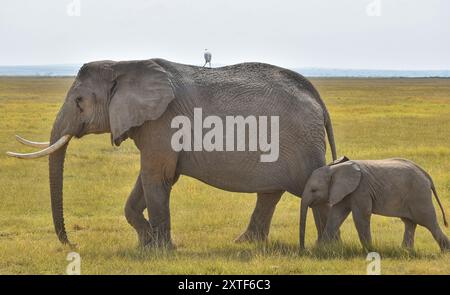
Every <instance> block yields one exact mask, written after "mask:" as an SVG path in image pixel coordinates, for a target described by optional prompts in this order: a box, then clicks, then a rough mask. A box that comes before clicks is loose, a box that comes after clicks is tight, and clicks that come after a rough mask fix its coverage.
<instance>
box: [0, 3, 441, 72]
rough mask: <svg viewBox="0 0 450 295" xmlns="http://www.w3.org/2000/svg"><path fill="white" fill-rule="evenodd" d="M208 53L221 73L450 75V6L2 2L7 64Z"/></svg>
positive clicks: (1, 58) (0, 49) (1, 46)
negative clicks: (310, 70)
mask: <svg viewBox="0 0 450 295" xmlns="http://www.w3.org/2000/svg"><path fill="white" fill-rule="evenodd" d="M78 3H80V4H81V5H80V6H78V5H77V4H78ZM78 13H79V14H80V15H79V16H77V14H78ZM205 48H208V49H209V50H210V51H211V52H212V54H213V65H214V63H220V64H232V63H238V62H243V61H262V62H268V63H272V64H277V65H280V66H285V67H326V68H359V69H399V70H403V69H429V70H432V69H450V1H448V0H340V1H336V0H310V1H299V0H290V1H286V0H284V1H283V0H281V1H280V0H278V1H275V0H272V1H263V0H236V1H232V0H220V1H219V0H126V1H125V0H121V1H119V0H39V1H36V0H1V2H0V65H27V64H29V65H39V64H67V63H84V62H88V61H93V60H102V59H113V60H126V59H147V58H153V57H161V58H165V59H168V60H172V61H177V62H182V63H190V64H200V63H202V61H203V51H204V49H205Z"/></svg>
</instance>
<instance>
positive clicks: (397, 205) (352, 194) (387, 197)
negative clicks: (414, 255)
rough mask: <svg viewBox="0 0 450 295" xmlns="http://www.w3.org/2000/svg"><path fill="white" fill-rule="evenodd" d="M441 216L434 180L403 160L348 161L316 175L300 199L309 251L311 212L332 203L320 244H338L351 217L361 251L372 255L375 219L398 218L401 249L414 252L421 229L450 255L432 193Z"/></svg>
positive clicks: (302, 242)
mask: <svg viewBox="0 0 450 295" xmlns="http://www.w3.org/2000/svg"><path fill="white" fill-rule="evenodd" d="M430 189H431V190H432V191H433V193H434V196H435V197H436V200H437V203H438V204H439V207H440V208H441V210H442V214H443V217H444V224H445V226H448V225H447V220H446V218H445V213H444V209H443V208H442V205H441V202H440V200H439V198H438V195H437V193H436V189H435V187H434V184H433V180H432V179H431V177H430V175H428V173H427V172H425V171H424V170H423V169H422V168H420V167H419V166H418V165H417V164H415V163H413V162H411V161H409V160H404V159H386V160H367V161H350V160H348V159H347V158H345V160H344V161H342V160H340V162H338V163H337V164H336V163H332V164H330V165H327V166H324V167H321V168H319V169H317V170H315V171H314V172H313V174H312V175H311V177H310V178H309V180H308V182H307V184H306V187H305V191H304V192H303V195H302V202H301V215H300V247H301V248H304V247H305V226H306V214H307V211H308V207H309V206H311V207H314V206H317V205H318V204H321V203H322V204H323V203H324V202H325V203H326V202H328V203H329V205H330V213H329V215H328V220H327V223H326V226H325V230H324V233H323V235H322V240H321V241H325V242H326V241H329V240H333V239H336V238H337V233H338V230H339V227H340V226H341V224H342V223H343V222H344V220H345V218H346V217H347V216H348V214H349V213H350V211H351V212H352V215H353V220H354V222H355V226H356V229H357V231H358V235H359V239H360V241H361V243H362V245H363V246H364V247H365V248H367V249H370V248H371V242H372V238H371V235H370V217H371V214H372V213H374V214H379V215H384V216H392V217H400V218H401V219H402V221H403V222H404V223H405V234H404V237H403V246H404V247H406V248H409V249H412V248H413V247H414V232H415V230H416V226H417V224H420V225H422V226H424V227H426V228H427V229H428V230H429V231H430V232H431V233H432V234H433V237H434V239H435V240H436V241H437V243H438V244H439V246H440V248H441V250H447V249H450V241H449V239H448V238H447V237H446V236H445V235H444V233H443V232H442V230H441V229H440V227H439V225H438V221H437V218H436V212H435V210H434V207H433V203H432V197H431V191H430Z"/></svg>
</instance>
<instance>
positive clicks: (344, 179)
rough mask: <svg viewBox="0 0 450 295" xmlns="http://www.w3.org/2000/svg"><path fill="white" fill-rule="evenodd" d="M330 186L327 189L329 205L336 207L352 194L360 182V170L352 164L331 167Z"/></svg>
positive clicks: (346, 163)
mask: <svg viewBox="0 0 450 295" xmlns="http://www.w3.org/2000/svg"><path fill="white" fill-rule="evenodd" d="M331 169H332V176H331V185H330V189H329V194H330V199H329V200H330V204H331V206H333V205H336V204H337V203H339V202H340V201H342V199H344V198H345V196H347V195H348V194H350V193H352V192H353V191H354V190H355V189H356V188H357V187H358V185H359V182H360V180H361V169H360V168H359V166H358V165H357V164H356V163H354V162H345V163H343V164H338V165H335V166H332V168H331Z"/></svg>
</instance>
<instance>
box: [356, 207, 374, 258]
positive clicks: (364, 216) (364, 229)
mask: <svg viewBox="0 0 450 295" xmlns="http://www.w3.org/2000/svg"><path fill="white" fill-rule="evenodd" d="M352 215H353V221H354V222H355V226H356V230H357V231H358V236H359V240H360V241H361V244H362V246H363V247H364V248H365V249H367V250H370V249H372V235H371V234H370V217H371V215H372V213H371V211H369V210H367V208H365V207H359V206H354V207H353V208H352Z"/></svg>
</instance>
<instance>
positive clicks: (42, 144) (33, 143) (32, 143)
mask: <svg viewBox="0 0 450 295" xmlns="http://www.w3.org/2000/svg"><path fill="white" fill-rule="evenodd" d="M16 140H17V141H18V142H20V143H21V144H24V145H27V146H31V147H36V148H41V149H42V148H47V147H49V145H50V143H49V142H37V141H31V140H27V139H25V138H23V137H20V136H19V135H16Z"/></svg>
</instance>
